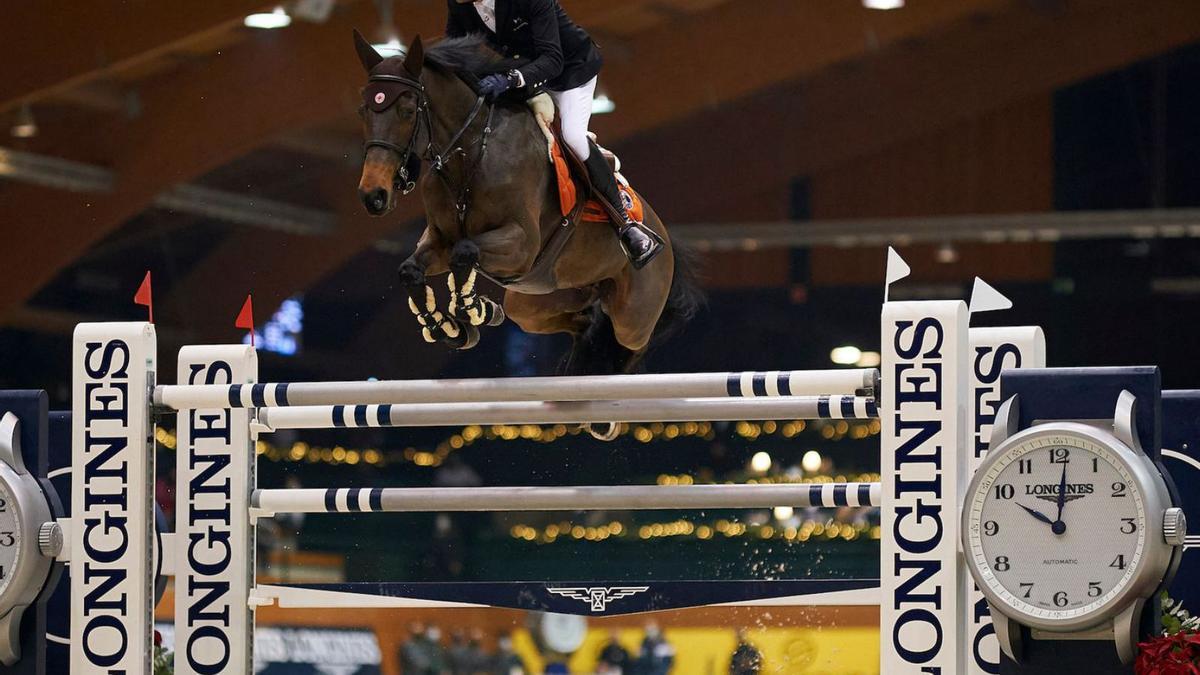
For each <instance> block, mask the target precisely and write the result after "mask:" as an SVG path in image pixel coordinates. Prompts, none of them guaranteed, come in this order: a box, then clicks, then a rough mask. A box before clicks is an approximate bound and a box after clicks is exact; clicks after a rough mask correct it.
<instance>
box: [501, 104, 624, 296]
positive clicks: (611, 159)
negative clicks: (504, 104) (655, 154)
mask: <svg viewBox="0 0 1200 675" xmlns="http://www.w3.org/2000/svg"><path fill="white" fill-rule="evenodd" d="M527 103H528V105H529V108H530V110H531V111H532V112H533V115H534V117H535V119H537V122H538V126H539V127H541V130H542V134H543V135H544V136H545V138H546V157H547V160H548V161H549V162H550V163H551V164H552V165H553V166H554V175H555V179H556V182H557V186H558V200H559V208H560V210H561V212H562V221H561V222H560V224H559V227H556V228H554V231H553V232H551V233H550V236H549V237H547V238H546V240H545V241H543V242H542V249H541V251H539V252H538V255H537V258H536V259H535V260H534V263H533V266H532V267H530V269H529V271H528V272H526V273H525V274H523V275H521V276H520V277H517V278H512V279H498V278H495V277H492V276H489V275H487V274H485V275H484V276H487V277H488V278H489V279H491V280H492V281H494V282H496V283H497V284H499V285H501V286H503V287H504V288H507V289H512V290H514V291H517V292H518V293H526V294H529V295H545V294H547V293H552V292H554V291H556V290H558V284H557V283H556V280H555V278H554V264H555V263H556V262H557V261H558V258H559V256H560V255H561V254H562V252H563V249H565V248H566V247H567V243H568V242H569V241H570V240H571V235H572V234H573V233H574V232H575V228H576V227H577V226H578V225H579V223H580V222H589V223H607V222H609V220H610V216H609V212H608V209H607V208H606V206H605V205H604V204H602V203H601V202H600V201H599V200H597V199H594V198H593V196H592V195H593V189H592V183H591V179H590V178H589V177H588V171H587V167H586V166H585V165H584V163H583V160H582V159H580V158H579V157H578V156H577V155H576V154H575V153H574V152H573V151H571V149H570V147H569V146H568V145H567V144H566V143H565V142H563V139H562V128H561V127H560V126H559V125H558V124H556V123H555V112H556V111H555V108H554V101H553V100H552V99H551V98H550V96H549V95H547V94H545V93H542V94H538V95H537V96H535V97H533V98H531V99H529V101H528V102H527ZM588 135H589V136H591V138H592V141H593V142H594V141H595V140H596V137H595V135H594V134H590V133H589V134H588ZM596 147H597V148H599V149H600V152H601V153H602V155H603V157H604V159H605V160H607V161H608V163H609V166H610V167H611V168H612V170H613V174H614V175H615V176H616V177H617V185H618V187H619V189H620V191H621V197H622V201H623V202H624V203H623V204H622V206H623V207H624V209H625V210H626V211H627V212H628V214H629V215H630V216H631V217H632V218H633V219H634V220H636V221H638V222H641V221H642V219H643V216H642V213H643V210H644V208H643V206H642V198H641V196H639V195H638V194H637V192H635V191H634V189H633V188H632V187H631V186H630V185H629V181H628V179H626V178H625V176H623V175H621V160H620V159H619V158H618V157H617V156H616V155H615V154H614V153H613V152H611V151H610V150H608V149H606V148H604V147H601V146H600V144H599V143H597V144H596Z"/></svg>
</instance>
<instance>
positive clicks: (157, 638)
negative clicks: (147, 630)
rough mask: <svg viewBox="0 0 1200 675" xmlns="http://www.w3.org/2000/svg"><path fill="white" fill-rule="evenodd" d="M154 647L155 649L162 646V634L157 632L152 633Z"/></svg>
mask: <svg viewBox="0 0 1200 675" xmlns="http://www.w3.org/2000/svg"><path fill="white" fill-rule="evenodd" d="M154 646H155V647H161V646H162V633H160V632H158V631H154Z"/></svg>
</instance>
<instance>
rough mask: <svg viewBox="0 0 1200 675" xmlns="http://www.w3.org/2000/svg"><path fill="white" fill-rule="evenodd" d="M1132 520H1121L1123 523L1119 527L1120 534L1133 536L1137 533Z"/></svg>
mask: <svg viewBox="0 0 1200 675" xmlns="http://www.w3.org/2000/svg"><path fill="white" fill-rule="evenodd" d="M1133 520H1134V519H1133V518H1122V519H1121V522H1122V523H1125V524H1124V525H1122V526H1121V533H1122V534H1133V533H1134V532H1137V524H1136V523H1134V522H1133Z"/></svg>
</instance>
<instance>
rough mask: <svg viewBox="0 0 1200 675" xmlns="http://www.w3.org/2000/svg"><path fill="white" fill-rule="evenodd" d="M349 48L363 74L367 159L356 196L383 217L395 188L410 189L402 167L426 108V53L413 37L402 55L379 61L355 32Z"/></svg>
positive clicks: (414, 149) (413, 149)
mask: <svg viewBox="0 0 1200 675" xmlns="http://www.w3.org/2000/svg"><path fill="white" fill-rule="evenodd" d="M354 46H355V48H356V49H357V50H358V58H359V60H360V61H362V64H363V68H365V69H366V70H367V75H368V81H367V86H366V87H364V88H363V90H362V97H363V106H362V109H361V111H360V113H361V116H362V120H363V135H364V138H365V139H366V156H365V157H364V158H363V169H362V178H361V179H360V180H359V182H358V194H359V196H360V197H361V198H362V201H363V205H364V206H366V208H367V212H368V213H370V214H371V215H373V216H382V215H384V214H385V213H387V212H388V211H391V210H392V207H393V205H394V204H393V201H394V198H395V193H396V191H397V190H401V191H403V192H406V193H407V192H408V191H409V190H411V189H412V187H413V185H412V183H411V181H410V179H409V176H408V170H407V168H406V166H407V164H408V162H409V160H410V159H411V158H412V157H413V156H415V155H417V153H418V152H419V148H417V147H416V146H417V135H418V134H419V132H420V131H421V129H420V124H421V118H422V117H423V115H424V113H425V111H427V110H428V105H429V101H428V98H427V93H426V91H425V87H424V85H423V84H422V82H421V71H422V68H423V66H424V60H425V50H424V48H423V47H422V46H421V38H420V36H417V37H416V38H414V39H413V42H412V45H411V46H410V47H409V48H408V53H407V54H405V55H404V56H393V57H389V58H384V57H383V55H382V54H380V53H379V52H377V51H375V49H374V48H373V47H372V46H371V45H370V43H368V42H367V41H366V40H365V39H364V38H363V36H362V35H361V34H360V33H359V32H358V31H354Z"/></svg>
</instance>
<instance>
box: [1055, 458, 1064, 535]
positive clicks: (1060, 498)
mask: <svg viewBox="0 0 1200 675" xmlns="http://www.w3.org/2000/svg"><path fill="white" fill-rule="evenodd" d="M1066 503H1067V465H1066V463H1064V464H1063V472H1062V478H1061V479H1060V480H1059V481H1058V517H1057V518H1056V520H1059V521H1061V520H1062V512H1063V506H1064V505H1065V504H1066Z"/></svg>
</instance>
